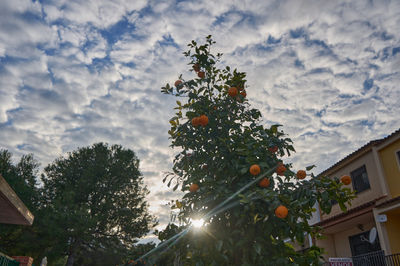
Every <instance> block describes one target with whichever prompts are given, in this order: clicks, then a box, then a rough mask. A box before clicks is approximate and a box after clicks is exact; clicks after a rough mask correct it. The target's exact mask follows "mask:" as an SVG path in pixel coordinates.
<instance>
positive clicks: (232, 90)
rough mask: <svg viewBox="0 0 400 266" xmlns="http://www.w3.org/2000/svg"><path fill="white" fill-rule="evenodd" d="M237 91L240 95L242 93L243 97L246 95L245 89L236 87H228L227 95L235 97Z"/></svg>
mask: <svg viewBox="0 0 400 266" xmlns="http://www.w3.org/2000/svg"><path fill="white" fill-rule="evenodd" d="M239 93H240V95H242V96H243V97H244V98H245V97H246V95H247V94H246V91H245V90H244V89H243V88H240V87H239V88H236V87H230V88H229V89H228V95H229V96H231V97H233V98H235V97H236V98H237V96H238V95H239Z"/></svg>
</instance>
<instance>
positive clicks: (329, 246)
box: [316, 235, 336, 261]
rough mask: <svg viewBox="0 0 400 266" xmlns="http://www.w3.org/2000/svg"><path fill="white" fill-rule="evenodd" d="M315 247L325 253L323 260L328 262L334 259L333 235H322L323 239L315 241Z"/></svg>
mask: <svg viewBox="0 0 400 266" xmlns="http://www.w3.org/2000/svg"><path fill="white" fill-rule="evenodd" d="M316 245H317V246H318V247H320V248H323V249H324V251H325V253H324V254H323V256H324V259H325V260H326V261H328V259H329V258H330V257H336V250H335V240H334V237H333V235H324V239H317V240H316Z"/></svg>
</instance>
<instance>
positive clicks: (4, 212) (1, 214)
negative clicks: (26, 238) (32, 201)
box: [0, 174, 34, 266]
mask: <svg viewBox="0 0 400 266" xmlns="http://www.w3.org/2000/svg"><path fill="white" fill-rule="evenodd" d="M33 219H34V216H33V214H32V213H31V212H30V211H29V210H28V208H27V207H26V206H25V204H24V203H23V202H22V201H21V199H20V198H19V197H18V196H17V194H16V193H15V192H14V190H13V189H12V188H11V187H10V185H9V184H8V183H7V181H6V180H5V179H4V178H3V177H2V176H1V174H0V223H2V224H17V225H32V223H33ZM32 262H33V260H32V258H30V257H26V256H16V257H13V258H11V257H8V256H7V255H5V254H3V253H0V264H1V265H25V266H30V265H32Z"/></svg>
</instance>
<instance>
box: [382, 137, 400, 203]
mask: <svg viewBox="0 0 400 266" xmlns="http://www.w3.org/2000/svg"><path fill="white" fill-rule="evenodd" d="M399 150H400V139H398V140H397V141H395V142H393V143H391V144H389V145H388V146H386V147H384V148H383V149H381V150H380V151H379V157H380V160H381V163H382V168H383V171H384V173H385V177H386V180H387V183H388V187H389V190H390V194H391V195H392V197H393V198H395V197H398V196H400V165H399V162H398V161H397V157H396V151H399Z"/></svg>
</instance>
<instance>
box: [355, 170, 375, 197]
mask: <svg viewBox="0 0 400 266" xmlns="http://www.w3.org/2000/svg"><path fill="white" fill-rule="evenodd" d="M350 175H351V179H352V183H353V189H354V190H355V191H356V194H357V193H360V192H362V191H364V190H367V189H369V188H371V186H370V185H369V181H368V174H367V168H366V167H365V165H363V166H361V167H360V168H358V169H356V170H354V171H353V172H351V173H350Z"/></svg>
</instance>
